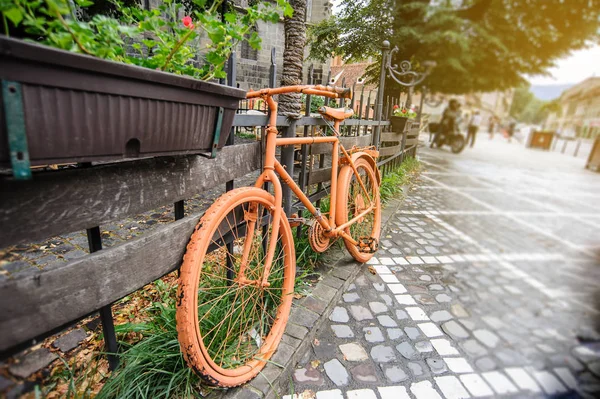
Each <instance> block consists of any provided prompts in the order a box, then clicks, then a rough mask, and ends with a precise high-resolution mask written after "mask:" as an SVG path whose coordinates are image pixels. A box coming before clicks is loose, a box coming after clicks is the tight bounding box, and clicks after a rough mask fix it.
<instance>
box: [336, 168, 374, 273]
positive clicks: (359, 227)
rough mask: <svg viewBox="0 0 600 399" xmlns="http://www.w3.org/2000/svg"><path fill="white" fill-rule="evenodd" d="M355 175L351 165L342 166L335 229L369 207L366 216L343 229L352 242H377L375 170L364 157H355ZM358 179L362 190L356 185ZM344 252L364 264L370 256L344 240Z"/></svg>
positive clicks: (370, 253) (339, 177)
mask: <svg viewBox="0 0 600 399" xmlns="http://www.w3.org/2000/svg"><path fill="white" fill-rule="evenodd" d="M354 166H355V167H356V170H357V172H358V176H357V175H356V174H355V173H354V170H353V169H352V167H351V166H349V165H346V166H344V167H343V168H342V169H341V170H340V173H339V175H338V195H337V198H338V200H337V201H338V204H337V206H336V216H335V220H336V223H337V225H338V226H340V225H342V224H344V223H346V222H348V221H349V220H352V219H353V218H355V217H356V216H358V215H361V214H362V213H363V212H364V211H366V210H367V209H368V208H369V204H373V205H374V207H373V209H372V210H371V211H370V212H369V213H367V214H366V215H364V216H362V217H360V218H359V219H358V220H357V221H356V223H354V224H352V225H350V226H349V227H348V228H346V229H345V232H346V233H348V234H349V235H350V236H351V237H352V239H353V240H355V241H359V240H360V239H374V240H376V241H379V234H380V230H381V203H380V197H379V185H378V184H377V178H376V175H375V173H376V172H375V170H373V167H372V166H371V164H370V163H369V162H368V161H367V160H366V159H364V158H359V159H358V160H356V162H355V163H354ZM359 176H360V179H361V180H362V182H363V184H364V186H365V188H366V192H365V190H363V188H362V187H361V185H360V183H359ZM344 245H346V249H347V250H348V252H350V255H352V257H353V258H354V259H356V260H357V261H358V262H361V263H365V262H366V261H368V260H369V259H371V257H372V256H373V253H372V252H364V250H361V248H359V247H358V246H356V245H354V244H352V242H350V241H348V240H344Z"/></svg>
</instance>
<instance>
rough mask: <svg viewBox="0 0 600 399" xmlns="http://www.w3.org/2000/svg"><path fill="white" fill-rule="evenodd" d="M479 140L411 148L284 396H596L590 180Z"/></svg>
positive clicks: (564, 166)
mask: <svg viewBox="0 0 600 399" xmlns="http://www.w3.org/2000/svg"><path fill="white" fill-rule="evenodd" d="M480 136H481V137H479V138H478V142H477V143H476V147H475V148H474V149H469V148H468V149H466V150H465V151H464V152H463V153H462V154H460V155H454V154H451V153H450V152H449V151H445V150H430V149H425V148H423V149H421V151H420V153H419V154H420V155H419V157H420V159H421V161H422V162H423V165H424V172H423V173H422V175H421V177H420V179H419V181H418V182H417V183H416V185H415V186H414V187H413V189H412V190H411V191H410V193H409V195H408V196H407V198H406V200H405V202H404V204H403V205H402V206H401V207H400V208H399V209H398V210H397V211H396V212H395V214H394V215H393V217H392V219H391V222H390V223H389V224H388V226H387V228H386V230H385V231H384V232H383V234H382V240H381V243H380V244H381V247H380V250H379V251H378V253H377V254H376V257H375V258H373V259H372V260H371V261H370V262H369V265H365V266H363V270H362V271H361V272H360V273H359V275H358V277H357V278H356V280H355V281H353V283H352V284H350V286H349V287H348V289H347V291H346V292H345V293H344V294H343V296H342V299H341V300H340V301H339V303H337V305H336V307H335V308H334V309H333V311H332V312H331V314H330V315H329V320H327V322H326V323H325V324H324V325H322V327H321V328H320V330H319V331H318V332H317V335H316V339H315V340H314V341H313V342H312V348H311V350H310V351H309V352H308V353H307V354H306V355H305V356H304V357H303V358H302V360H301V361H300V362H299V363H298V365H297V366H296V369H295V371H294V374H293V382H290V389H289V390H288V392H287V394H288V396H284V398H286V399H287V398H290V397H291V395H292V394H295V395H298V396H297V397H298V398H313V397H315V396H316V398H317V399H333V398H336V399H342V398H348V399H351V398H360V399H371V398H373V399H375V398H381V399H400V398H417V399H430V398H431V399H435V398H448V399H451V398H468V397H490V396H498V397H519V398H522V397H527V398H528V397H569V398H571V397H589V398H592V397H598V396H600V333H599V330H600V264H599V260H598V256H600V255H599V251H600V201H598V199H600V174H594V173H592V172H589V171H586V170H584V169H583V166H584V160H581V159H576V158H571V157H565V156H564V155H562V156H561V154H557V153H545V152H540V151H535V150H526V149H524V148H522V147H521V146H520V145H518V144H517V143H512V144H508V143H506V142H505V141H501V140H499V139H496V140H494V141H489V140H488V138H487V137H485V136H482V135H480ZM301 394H303V395H304V396H300V395H301Z"/></svg>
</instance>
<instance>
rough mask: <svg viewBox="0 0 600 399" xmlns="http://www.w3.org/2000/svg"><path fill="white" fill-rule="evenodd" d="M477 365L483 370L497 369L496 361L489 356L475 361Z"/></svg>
mask: <svg viewBox="0 0 600 399" xmlns="http://www.w3.org/2000/svg"><path fill="white" fill-rule="evenodd" d="M475 367H477V368H478V369H479V370H481V371H490V370H495V369H496V367H497V366H496V362H494V361H493V360H492V359H491V358H489V357H482V358H480V359H477V360H476V361H475Z"/></svg>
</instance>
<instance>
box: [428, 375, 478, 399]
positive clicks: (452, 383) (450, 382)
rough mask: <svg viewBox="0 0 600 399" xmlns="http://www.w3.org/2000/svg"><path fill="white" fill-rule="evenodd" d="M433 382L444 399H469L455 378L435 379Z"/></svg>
mask: <svg viewBox="0 0 600 399" xmlns="http://www.w3.org/2000/svg"><path fill="white" fill-rule="evenodd" d="M434 380H435V383H436V385H437V386H438V388H439V389H440V391H442V393H443V394H444V397H446V399H464V398H470V397H471V395H469V394H468V392H467V391H466V389H465V388H464V387H463V386H462V384H461V383H460V381H459V380H458V378H456V377H453V376H444V377H435V378H434Z"/></svg>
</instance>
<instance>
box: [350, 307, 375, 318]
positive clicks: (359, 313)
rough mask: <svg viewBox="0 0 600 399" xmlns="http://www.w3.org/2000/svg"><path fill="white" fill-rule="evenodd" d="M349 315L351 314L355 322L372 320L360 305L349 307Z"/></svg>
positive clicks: (365, 309)
mask: <svg viewBox="0 0 600 399" xmlns="http://www.w3.org/2000/svg"><path fill="white" fill-rule="evenodd" d="M350 314H352V317H354V319H355V320H356V321H363V320H370V319H372V318H373V315H372V314H371V312H370V311H369V309H367V308H365V307H364V306H361V305H351V306H350Z"/></svg>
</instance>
